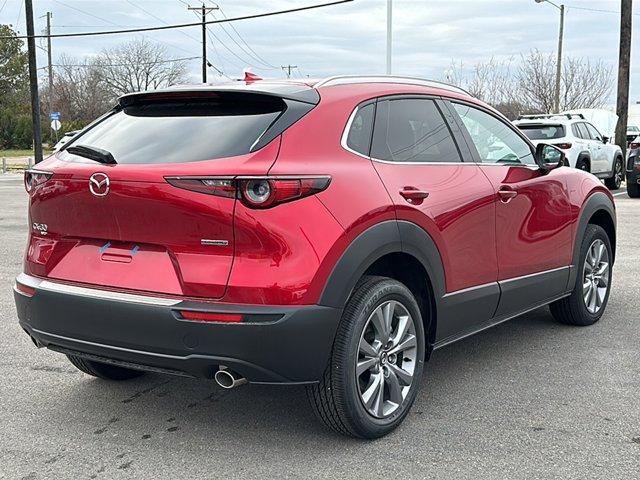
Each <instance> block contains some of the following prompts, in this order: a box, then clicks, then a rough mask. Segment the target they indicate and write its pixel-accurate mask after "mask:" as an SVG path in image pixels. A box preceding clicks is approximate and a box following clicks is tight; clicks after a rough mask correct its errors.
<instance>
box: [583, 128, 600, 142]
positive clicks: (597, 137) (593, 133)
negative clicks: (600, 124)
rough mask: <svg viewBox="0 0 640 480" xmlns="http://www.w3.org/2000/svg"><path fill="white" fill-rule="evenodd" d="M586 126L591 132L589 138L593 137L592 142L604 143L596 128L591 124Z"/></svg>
mask: <svg viewBox="0 0 640 480" xmlns="http://www.w3.org/2000/svg"><path fill="white" fill-rule="evenodd" d="M585 125H586V126H587V130H589V136H590V137H591V140H597V141H599V142H601V141H602V135H600V132H598V130H596V127H594V126H593V125H591V124H590V123H585Z"/></svg>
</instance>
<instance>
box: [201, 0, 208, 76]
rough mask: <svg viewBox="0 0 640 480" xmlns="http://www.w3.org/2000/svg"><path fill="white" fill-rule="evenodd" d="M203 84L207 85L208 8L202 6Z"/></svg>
mask: <svg viewBox="0 0 640 480" xmlns="http://www.w3.org/2000/svg"><path fill="white" fill-rule="evenodd" d="M201 14H202V83H207V24H206V23H205V22H206V21H207V20H206V18H207V8H206V7H205V5H204V3H203V4H202V13H201Z"/></svg>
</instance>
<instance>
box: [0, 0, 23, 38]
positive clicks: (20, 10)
mask: <svg viewBox="0 0 640 480" xmlns="http://www.w3.org/2000/svg"><path fill="white" fill-rule="evenodd" d="M23 3H24V2H20V8H19V9H18V16H17V17H16V23H15V25H16V27H17V26H18V22H19V21H20V15H22V4H23ZM0 38H3V37H0ZM5 38H6V37H5ZM17 38H20V37H17Z"/></svg>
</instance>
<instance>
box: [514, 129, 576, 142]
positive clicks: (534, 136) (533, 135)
mask: <svg viewBox="0 0 640 480" xmlns="http://www.w3.org/2000/svg"><path fill="white" fill-rule="evenodd" d="M518 128H519V129H520V130H522V131H523V132H524V134H525V135H526V136H527V137H529V139H530V140H550V139H553V138H562V137H564V136H565V132H564V127H563V126H562V125H518Z"/></svg>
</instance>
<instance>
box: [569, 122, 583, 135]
mask: <svg viewBox="0 0 640 480" xmlns="http://www.w3.org/2000/svg"><path fill="white" fill-rule="evenodd" d="M571 131H572V132H573V136H574V137H576V138H582V135H581V134H580V130H578V124H577V123H573V124H572V125H571Z"/></svg>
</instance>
